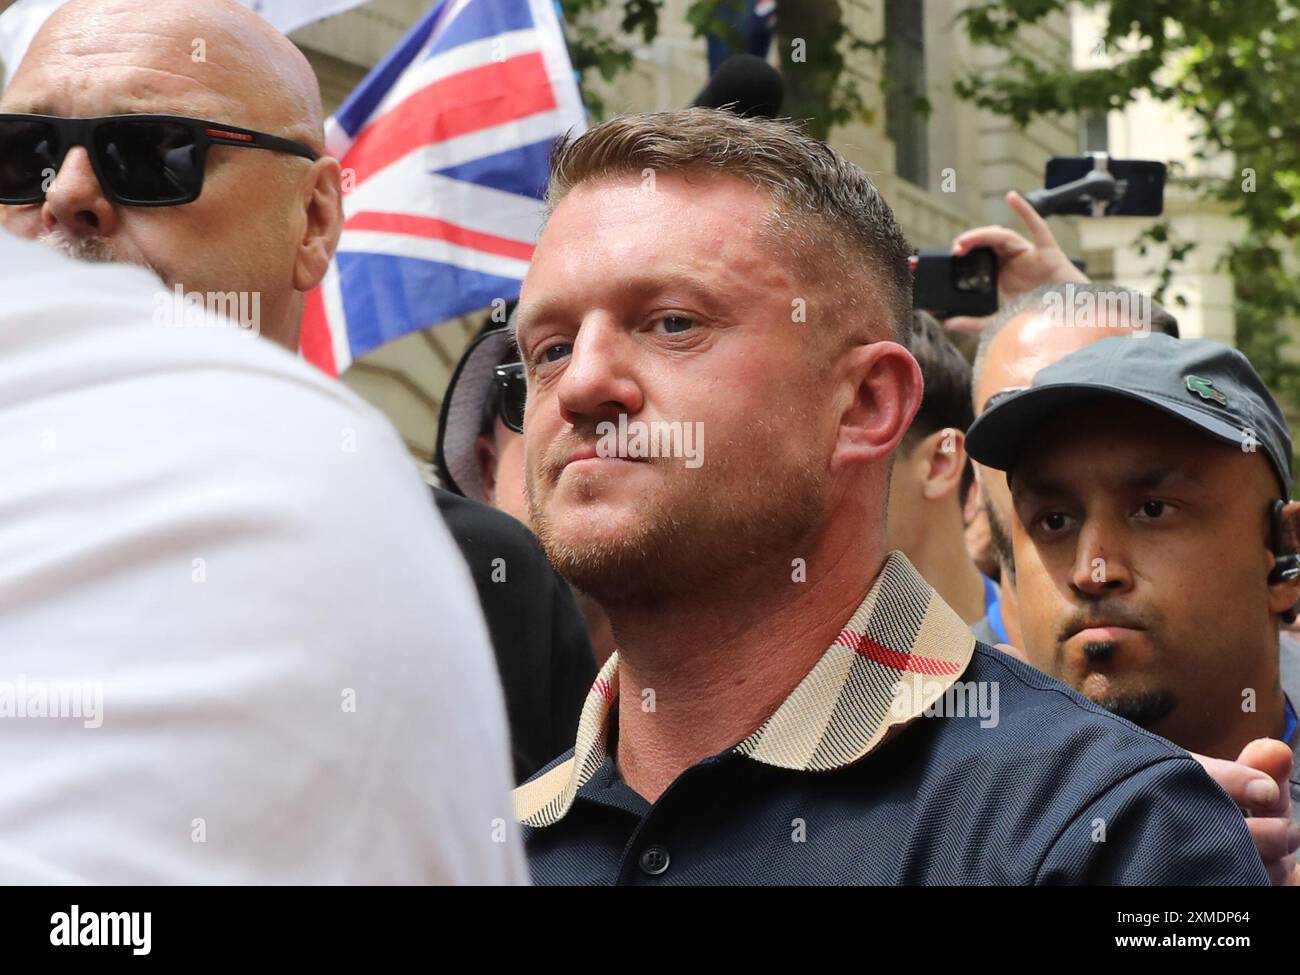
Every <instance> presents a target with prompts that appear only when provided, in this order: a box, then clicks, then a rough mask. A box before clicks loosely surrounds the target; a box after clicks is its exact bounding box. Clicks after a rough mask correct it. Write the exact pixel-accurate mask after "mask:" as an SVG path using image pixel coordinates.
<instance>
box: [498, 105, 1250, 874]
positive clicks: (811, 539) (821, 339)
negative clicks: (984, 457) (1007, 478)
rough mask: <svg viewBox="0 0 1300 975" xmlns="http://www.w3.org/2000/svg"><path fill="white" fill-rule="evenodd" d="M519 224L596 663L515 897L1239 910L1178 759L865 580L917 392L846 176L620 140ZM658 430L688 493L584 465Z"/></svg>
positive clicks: (1204, 802) (637, 461)
mask: <svg viewBox="0 0 1300 975" xmlns="http://www.w3.org/2000/svg"><path fill="white" fill-rule="evenodd" d="M550 205H551V213H550V216H549V220H548V223H547V226H546V228H545V230H544V231H543V234H542V237H541V239H540V241H539V243H538V246H537V250H536V253H535V256H534V260H533V263H532V266H531V269H530V271H529V274H528V278H527V280H526V281H525V283H524V288H523V294H522V296H521V302H520V309H519V322H518V330H517V338H518V344H519V349H520V353H521V357H522V360H523V363H524V366H525V369H526V371H527V377H528V409H527V412H526V416H525V422H524V436H525V449H526V458H527V467H528V483H527V487H528V495H529V503H530V507H531V511H532V515H533V522H534V525H535V526H536V528H537V532H538V535H539V537H540V538H541V539H542V541H543V544H544V546H545V547H546V549H547V552H548V554H549V555H550V557H551V559H552V561H553V562H554V563H555V564H556V565H557V567H558V568H559V569H560V571H561V573H562V574H564V575H566V576H567V577H568V578H569V580H570V581H571V582H573V583H574V584H575V585H576V586H578V587H579V588H581V589H583V590H584V591H586V592H587V593H589V594H590V595H592V596H593V597H594V598H595V599H596V600H597V601H598V602H600V603H601V605H602V606H603V607H604V609H605V610H606V611H607V612H608V614H609V618H610V621H611V623H612V625H613V628H614V634H615V636H616V638H617V645H618V648H619V649H618V651H617V652H616V653H615V654H614V655H613V656H612V657H611V658H610V659H609V661H608V662H607V663H606V665H605V666H604V668H603V669H602V672H601V674H600V676H599V678H598V679H597V681H596V685H595V687H594V689H593V691H592V694H591V695H590V697H589V698H588V701H587V705H586V708H585V710H584V714H583V718H582V721H581V723H580V726H579V730H578V735H577V741H576V743H575V747H574V749H573V750H572V751H571V752H569V753H567V754H565V755H563V756H561V757H560V758H559V759H557V760H556V761H555V762H554V763H552V765H551V767H550V768H549V769H547V770H544V771H542V772H541V773H539V774H538V775H537V776H536V777H535V778H533V779H532V780H531V781H530V782H528V783H526V784H525V785H523V786H521V787H520V788H519V789H517V790H516V793H515V802H516V814H517V815H518V816H519V818H520V819H521V820H522V822H524V823H525V824H526V825H527V826H528V827H529V829H528V830H527V834H526V843H527V845H528V849H529V853H530V858H531V865H532V870H533V875H534V879H535V880H537V881H538V882H541V883H606V884H611V883H742V884H743V883H854V882H858V883H1005V884H1030V883H1142V884H1155V883H1229V884H1231V883H1238V884H1242V883H1260V884H1262V883H1266V882H1267V879H1268V878H1267V875H1266V874H1265V871H1264V868H1263V866H1262V864H1261V862H1260V859H1259V856H1258V855H1257V853H1256V852H1255V849H1254V847H1253V846H1252V844H1251V840H1250V836H1249V834H1248V832H1247V830H1246V828H1245V825H1244V824H1243V822H1242V818H1241V815H1240V813H1238V811H1237V810H1236V808H1235V807H1234V806H1233V805H1232V803H1231V802H1230V801H1229V800H1228V799H1227V797H1226V796H1225V795H1224V794H1223V793H1222V792H1221V791H1220V790H1219V789H1218V788H1217V787H1216V786H1215V785H1214V784H1213V783H1212V782H1211V781H1210V779H1209V778H1208V777H1207V776H1206V774H1205V773H1204V772H1203V771H1202V770H1201V768H1200V767H1199V766H1198V765H1197V764H1196V762H1195V761H1193V760H1192V759H1191V758H1189V757H1188V756H1187V755H1186V754H1185V753H1183V752H1181V751H1179V750H1178V749H1176V748H1174V747H1173V746H1171V745H1169V744H1168V743H1167V742H1165V741H1163V740H1161V739H1158V738H1156V737H1154V736H1152V735H1148V734H1146V733H1144V732H1141V731H1139V730H1137V729H1135V728H1133V727H1132V726H1131V725H1129V724H1127V723H1126V722H1124V721H1122V720H1121V719H1118V718H1116V717H1114V716H1112V715H1109V714H1107V713H1106V712H1105V711H1103V710H1102V709H1101V708H1099V707H1097V706H1095V705H1093V704H1090V703H1089V702H1087V701H1086V700H1084V699H1083V698H1082V697H1080V696H1079V695H1077V694H1076V693H1074V692H1073V691H1071V690H1070V689H1069V688H1067V687H1066V686H1065V685H1063V684H1060V683H1058V682H1056V681H1053V680H1051V679H1050V678H1047V677H1045V676H1044V675H1043V674H1041V673H1039V672H1038V671H1035V670H1033V669H1032V668H1029V667H1027V666H1025V665H1023V664H1021V663H1020V662H1019V661H1016V660H1013V659H1012V658H1010V657H1009V656H1007V655H1005V654H1002V653H1000V652H999V651H996V650H994V649H992V648H990V647H987V646H985V645H981V644H976V641H975V639H974V637H973V636H972V635H971V633H970V631H969V630H968V629H967V627H966V626H965V624H964V623H963V621H962V619H961V618H960V617H959V616H958V615H957V613H955V612H954V611H953V610H952V609H951V608H949V607H948V606H947V605H946V604H945V603H944V602H943V600H942V599H940V598H939V597H938V595H937V594H936V593H935V592H934V591H933V590H932V589H931V587H930V586H929V585H927V584H926V582H925V581H924V580H923V579H922V578H921V577H920V576H919V575H918V574H917V573H916V571H915V570H914V569H913V568H912V566H911V564H910V563H909V562H908V561H907V559H906V558H905V557H904V556H902V555H901V554H900V553H897V552H895V553H886V551H885V510H886V494H887V489H888V483H889V471H890V464H891V457H892V454H893V451H894V449H895V448H896V447H897V445H898V443H899V441H900V440H901V439H902V437H903V435H904V433H905V432H906V430H907V429H908V426H909V424H910V423H911V420H912V418H913V415H914V414H915V413H916V410H917V407H918V404H919V402H920V399H921V380H920V373H919V370H918V368H917V364H916V361H915V359H913V357H912V356H911V354H910V353H909V352H908V351H907V348H906V347H905V345H904V344H902V341H901V340H905V339H906V336H907V330H908V326H909V322H910V315H911V307H910V304H911V302H910V292H911V289H910V278H909V274H908V266H907V258H908V254H909V247H908V245H907V241H906V240H905V239H904V237H903V235H902V232H901V231H900V230H899V228H898V225H897V223H896V222H895V220H894V217H893V214H892V213H891V211H890V209H889V207H888V206H887V205H886V203H885V201H884V200H883V199H882V198H881V197H880V195H879V194H878V193H877V192H876V189H875V187H874V186H873V185H872V184H871V182H870V180H869V179H868V178H867V177H866V175H865V174H864V173H862V171H861V170H859V169H858V168H857V167H855V166H853V165H851V164H850V163H848V162H847V161H846V160H844V159H843V158H841V157H840V156H839V155H838V154H837V153H836V152H835V151H834V150H832V149H830V148H829V147H827V146H826V145H825V144H823V143H821V142H819V141H817V140H815V139H812V138H810V137H809V136H807V135H806V134H804V132H803V131H802V130H800V129H798V128H797V127H795V126H793V125H791V124H789V123H780V122H770V121H762V120H753V119H740V118H735V117H732V116H729V115H727V114H725V113H721V112H715V111H711V110H707V109H695V110H688V111H684V112H672V113H664V114H658V115H647V116H631V117H627V118H619V119H614V120H612V121H610V122H607V123H604V124H602V125H599V126H597V127H595V128H593V129H591V130H590V131H589V132H587V133H586V134H584V135H582V136H580V137H579V138H578V139H577V140H575V141H573V142H571V143H569V144H567V145H566V146H564V147H563V148H561V149H560V150H559V151H558V152H557V154H556V156H555V159H554V161H553V171H552V180H551V184H550ZM664 423H668V424H673V423H681V424H683V426H685V425H686V424H699V425H701V426H700V429H702V431H703V434H704V438H703V441H702V447H703V451H702V454H703V463H702V464H699V465H695V466H691V464H692V463H693V462H694V458H690V459H689V460H690V461H691V463H688V462H687V461H688V459H687V458H682V457H662V456H660V457H648V456H646V455H645V454H644V453H643V452H642V451H640V450H639V449H637V448H636V446H635V444H636V442H637V441H636V440H635V439H633V438H632V437H631V435H630V434H629V438H628V443H627V449H623V445H622V444H620V449H619V450H617V451H616V452H611V451H609V450H608V449H607V448H604V447H602V446H601V445H600V444H601V443H602V441H601V439H600V436H601V430H602V429H608V426H606V425H608V424H617V426H618V428H619V430H623V429H625V428H626V429H627V430H628V431H630V432H631V431H636V432H638V434H639V432H640V431H645V432H646V433H647V435H648V436H651V437H653V435H654V432H655V430H656V429H657V428H658V427H659V425H661V424H664ZM1099 821H1100V822H1102V823H1104V824H1105V833H1106V835H1105V842H1099V841H1098V837H1097V835H1096V834H1097V823H1098V822H1099Z"/></svg>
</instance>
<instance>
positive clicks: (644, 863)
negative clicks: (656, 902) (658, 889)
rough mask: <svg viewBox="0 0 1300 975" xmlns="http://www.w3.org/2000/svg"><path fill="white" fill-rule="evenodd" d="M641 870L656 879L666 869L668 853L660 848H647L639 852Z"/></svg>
mask: <svg viewBox="0 0 1300 975" xmlns="http://www.w3.org/2000/svg"><path fill="white" fill-rule="evenodd" d="M640 864H641V869H642V870H644V871H645V872H646V873H648V874H649V875H650V876H652V877H658V876H659V875H660V874H661V873H663V872H664V871H665V870H667V869H668V851H667V850H665V849H664V848H663V847H662V846H647V847H646V848H645V849H644V850H642V851H641V860H640Z"/></svg>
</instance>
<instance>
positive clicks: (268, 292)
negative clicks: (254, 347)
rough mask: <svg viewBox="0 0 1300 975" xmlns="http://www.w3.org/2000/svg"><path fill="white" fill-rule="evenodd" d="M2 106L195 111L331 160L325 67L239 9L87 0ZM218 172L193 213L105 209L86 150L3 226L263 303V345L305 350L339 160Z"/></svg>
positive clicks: (260, 162)
mask: <svg viewBox="0 0 1300 975" xmlns="http://www.w3.org/2000/svg"><path fill="white" fill-rule="evenodd" d="M200 45H201V47H200ZM0 111H2V112H7V113H18V114H37V115H57V116H64V117H91V116H105V115H125V114H137V113H157V114H168V115H183V116H189V117H194V118H199V119H203V120H206V121H213V122H218V123H224V124H227V125H234V126H240V127H243V128H249V129H254V130H257V131H259V132H266V133H269V134H271V135H277V136H281V137H284V138H289V139H294V140H297V141H299V142H302V143H305V144H306V145H308V146H310V147H312V148H313V149H315V150H316V151H317V152H318V153H322V154H323V152H324V145H323V135H322V122H321V109H320V95H319V89H318V87H317V84H316V80H315V75H314V74H313V72H312V69H311V67H310V65H309V64H308V63H307V61H306V59H305V58H304V57H303V55H302V54H301V52H299V51H298V50H297V48H296V47H294V45H293V44H292V43H291V42H290V41H289V40H288V39H287V38H285V37H284V36H283V35H281V34H280V33H279V32H278V31H276V30H275V29H274V28H273V27H271V26H270V24H268V23H266V21H264V20H262V18H260V17H258V16H257V15H256V14H254V13H252V11H250V10H248V9H247V8H245V7H243V6H241V5H240V4H238V3H235V2H234V0H205V2H204V3H201V4H199V3H193V2H192V0H73V2H72V3H69V4H67V5H66V6H64V7H62V8H60V9H59V10H58V11H56V12H55V13H54V14H53V15H52V16H51V17H50V19H49V20H48V21H47V22H46V23H45V25H44V26H43V27H42V28H41V30H40V32H39V33H38V34H37V35H36V37H35V39H34V40H33V42H32V45H31V47H30V49H29V50H28V52H27V55H26V56H25V57H24V59H23V61H22V62H21V64H20V66H19V68H18V70H17V71H16V72H15V73H14V76H13V79H12V80H11V82H10V84H9V85H8V87H7V88H6V89H5V91H4V95H3V99H0ZM205 173H206V175H205V178H204V182H203V190H202V194H201V195H200V197H199V198H198V199H197V200H196V201H194V202H193V203H188V204H184V205H181V206H168V207H156V208H151V207H132V206H125V205H121V204H116V203H113V202H110V201H109V200H107V199H106V198H105V196H104V194H103V191H102V189H101V188H100V185H99V181H98V179H97V178H96V176H95V173H94V172H93V171H92V169H91V165H90V158H89V156H88V155H87V150H86V149H85V148H84V147H80V146H78V147H74V148H72V149H71V150H70V151H69V152H68V154H67V157H66V158H65V160H64V162H63V164H62V167H61V168H60V169H59V171H58V174H57V176H56V177H55V178H54V181H53V183H52V184H51V185H50V186H49V187H48V189H47V194H46V199H45V201H44V203H42V204H33V205H30V206H2V207H0V221H2V222H3V226H4V227H5V229H7V230H9V231H10V232H12V233H16V234H18V235H19V236H22V237H28V238H32V239H38V240H41V241H43V242H45V243H47V244H50V245H51V246H54V247H56V248H58V249H59V250H62V251H64V252H65V253H69V254H71V255H72V256H74V257H80V258H83V259H87V260H97V261H122V262H128V263H133V264H139V265H143V266H146V267H149V268H151V269H152V270H154V271H155V272H156V273H157V274H158V275H159V276H160V277H161V278H162V279H163V280H164V281H165V282H166V284H167V285H168V288H169V290H170V289H171V288H173V287H174V286H176V285H180V286H181V287H182V288H183V290H184V291H186V292H199V293H204V294H206V293H207V292H230V291H235V292H243V293H246V294H248V295H250V296H251V295H252V294H259V295H260V298H259V302H260V311H261V321H260V322H259V323H258V327H259V328H260V330H261V332H262V334H264V335H266V336H267V337H268V338H271V339H273V340H275V341H277V342H280V343H281V344H283V345H285V346H287V347H289V348H291V349H296V348H297V338H298V326H299V318H300V316H301V300H302V293H304V292H306V291H308V290H310V289H311V288H312V287H314V286H315V285H316V283H317V282H318V281H319V280H320V279H321V277H322V276H323V275H324V272H325V269H326V267H327V266H328V263H329V259H330V257H331V256H332V254H333V250H334V247H335V245H336V244H337V241H338V234H339V228H340V222H341V209H340V205H339V199H340V191H339V188H340V183H339V166H338V163H337V162H336V161H335V160H332V159H328V158H323V159H320V160H318V161H317V162H316V163H312V162H311V161H310V160H307V159H305V158H301V157H298V156H294V155H289V154H285V153H279V152H270V151H263V150H260V149H247V148H239V147H235V146H213V147H212V149H211V151H210V152H209V154H208V158H207V166H206V170H205ZM250 303H251V298H250Z"/></svg>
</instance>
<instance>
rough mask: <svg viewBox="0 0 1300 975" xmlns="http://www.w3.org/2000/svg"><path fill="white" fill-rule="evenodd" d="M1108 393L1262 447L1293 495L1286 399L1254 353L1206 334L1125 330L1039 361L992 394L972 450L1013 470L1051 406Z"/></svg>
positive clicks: (969, 442) (971, 434)
mask: <svg viewBox="0 0 1300 975" xmlns="http://www.w3.org/2000/svg"><path fill="white" fill-rule="evenodd" d="M1102 397H1116V398H1120V399H1130V400H1136V401H1137V402H1139V403H1143V404H1145V405H1147V406H1150V407H1152V408H1154V409H1157V410H1160V411H1161V412H1162V413H1165V414H1167V415H1169V416H1171V417H1174V418H1175V419H1178V420H1182V421H1183V422H1185V423H1188V424H1190V425H1191V426H1193V427H1196V428H1197V429H1198V430H1201V431H1202V432H1204V433H1206V434H1208V435H1209V436H1211V437H1214V438H1216V439H1217V440H1220V441H1222V442H1224V443H1229V444H1233V445H1235V446H1237V447H1240V448H1241V449H1243V450H1248V451H1253V450H1259V451H1262V452H1263V453H1264V455H1265V456H1266V457H1267V458H1268V461H1269V463H1270V464H1271V465H1272V467H1273V472H1274V473H1275V474H1276V475H1277V477H1278V481H1279V482H1280V484H1281V486H1282V495H1281V496H1282V497H1283V498H1290V497H1291V434H1290V431H1289V430H1288V428H1287V422H1286V417H1285V416H1283V414H1282V409H1281V407H1279V406H1278V404H1277V400H1276V399H1274V398H1273V394H1272V393H1270V392H1269V391H1268V388H1267V387H1266V386H1265V385H1264V382H1263V380H1262V379H1260V378H1259V374H1258V373H1257V372H1255V369H1254V367H1253V366H1252V365H1251V364H1250V360H1248V359H1247V358H1246V357H1245V356H1244V355H1242V354H1241V353H1240V352H1238V351H1237V350H1236V349H1234V348H1231V347H1229V346H1226V345H1223V344H1222V343H1219V342H1211V341H1209V340H1208V339H1176V338H1173V337H1171V336H1168V335H1159V334H1149V335H1124V336H1115V337H1113V338H1108V339H1102V340H1101V341H1100V342H1094V343H1093V344H1092V345H1089V346H1085V347H1084V348H1082V349H1079V350H1078V351H1077V352H1072V353H1070V354H1069V355H1067V356H1066V357H1065V358H1064V359H1061V360H1060V361H1059V362H1054V363H1053V364H1052V365H1050V366H1045V367H1044V368H1042V369H1040V370H1039V371H1038V373H1037V374H1036V375H1035V376H1034V380H1033V385H1031V386H1028V387H1026V388H1024V389H1019V390H1014V391H1009V392H1008V393H1000V394H998V395H997V396H995V397H994V398H993V399H992V400H990V404H989V406H987V407H986V408H985V410H984V412H983V413H982V414H981V415H980V416H979V418H978V419H976V421H975V422H974V424H972V425H971V428H970V430H969V431H968V432H967V434H966V450H967V452H968V453H969V454H970V456H971V457H972V458H974V460H976V461H977V462H978V463H981V464H983V465H985V466H986V467H992V468H995V469H997V470H1002V471H1009V470H1011V469H1012V468H1014V467H1015V465H1016V461H1017V459H1018V458H1019V455H1020V448H1021V445H1022V443H1023V442H1024V440H1025V438H1026V437H1027V436H1028V435H1029V434H1030V432H1031V431H1032V430H1033V429H1034V427H1036V426H1037V425H1038V424H1039V423H1041V422H1042V421H1043V420H1044V419H1046V418H1047V417H1048V416H1049V415H1050V414H1052V413H1054V412H1056V411H1057V410H1060V409H1062V408H1064V407H1067V406H1074V405H1076V404H1079V403H1083V402H1087V401H1088V400H1093V399H1098V398H1102Z"/></svg>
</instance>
